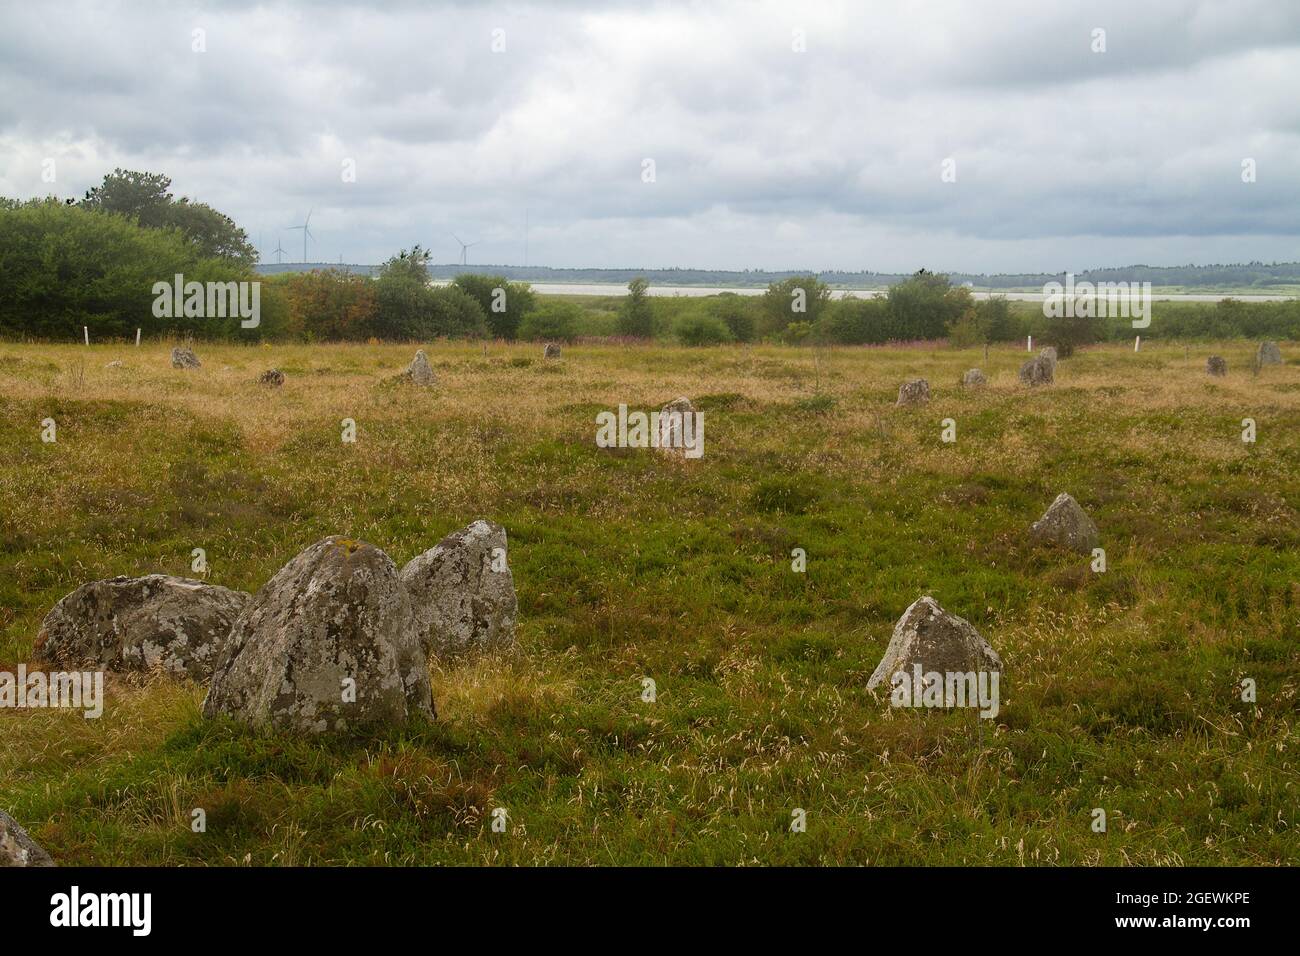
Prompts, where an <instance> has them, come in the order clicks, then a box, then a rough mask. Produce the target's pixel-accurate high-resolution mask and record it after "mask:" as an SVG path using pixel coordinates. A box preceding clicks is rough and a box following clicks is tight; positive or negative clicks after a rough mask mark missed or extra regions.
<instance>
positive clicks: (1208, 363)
mask: <svg viewBox="0 0 1300 956" xmlns="http://www.w3.org/2000/svg"><path fill="white" fill-rule="evenodd" d="M1205 374H1206V375H1215V376H1218V377H1222V376H1224V375H1227V374H1228V362H1227V360H1226V359H1224V358H1223V356H1221V355H1211V356H1210V357H1209V358H1207V359H1206V360H1205Z"/></svg>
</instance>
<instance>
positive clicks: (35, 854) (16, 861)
mask: <svg viewBox="0 0 1300 956" xmlns="http://www.w3.org/2000/svg"><path fill="white" fill-rule="evenodd" d="M53 865H54V861H53V860H52V859H50V855H49V854H48V853H46V852H45V851H44V850H43V849H41V847H40V846H39V845H38V844H37V843H36V841H35V840H33V839H32V838H31V837H30V836H28V835H27V831H26V830H24V829H23V828H22V827H20V826H19V825H18V821H17V820H15V819H14V818H13V817H11V816H9V814H7V813H5V812H4V811H3V810H0V867H6V866H53Z"/></svg>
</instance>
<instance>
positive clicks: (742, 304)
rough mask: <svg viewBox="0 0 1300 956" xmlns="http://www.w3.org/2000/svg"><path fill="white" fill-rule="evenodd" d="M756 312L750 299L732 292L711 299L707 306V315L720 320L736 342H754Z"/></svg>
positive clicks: (755, 304) (754, 305) (755, 307)
mask: <svg viewBox="0 0 1300 956" xmlns="http://www.w3.org/2000/svg"><path fill="white" fill-rule="evenodd" d="M756 310H757V303H755V302H754V301H753V300H752V297H748V296H742V295H737V294H736V293H734V292H724V293H722V294H721V295H719V296H718V297H717V298H714V299H711V300H710V301H709V304H708V311H709V314H710V315H712V316H713V317H714V318H717V319H721V320H722V322H723V324H725V325H726V326H727V330H728V331H729V332H730V333H731V337H732V338H733V339H735V340H736V341H737V342H752V341H754V336H755V333H756V332H757V323H756V322H755V321H754V313H755V311H756Z"/></svg>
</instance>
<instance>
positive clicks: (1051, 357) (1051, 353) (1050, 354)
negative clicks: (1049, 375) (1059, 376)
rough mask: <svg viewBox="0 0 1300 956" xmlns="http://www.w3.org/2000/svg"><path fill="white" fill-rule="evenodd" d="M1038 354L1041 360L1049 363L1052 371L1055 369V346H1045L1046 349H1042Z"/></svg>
mask: <svg viewBox="0 0 1300 956" xmlns="http://www.w3.org/2000/svg"><path fill="white" fill-rule="evenodd" d="M1038 354H1039V355H1041V356H1042V357H1043V358H1045V359H1047V361H1049V362H1051V363H1052V368H1053V369H1055V368H1056V361H1057V354H1056V346H1055V345H1049V346H1047V348H1045V349H1043V350H1042V351H1041V352H1039V353H1038Z"/></svg>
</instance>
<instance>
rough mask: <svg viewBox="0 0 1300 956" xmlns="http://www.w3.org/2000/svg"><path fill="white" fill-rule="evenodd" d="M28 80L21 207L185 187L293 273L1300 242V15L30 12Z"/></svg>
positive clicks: (933, 261)
mask: <svg viewBox="0 0 1300 956" xmlns="http://www.w3.org/2000/svg"><path fill="white" fill-rule="evenodd" d="M1098 29H1101V30H1104V31H1105V33H1104V44H1105V52H1094V47H1096V46H1098V45H1099V37H1098V34H1097V33H1096V32H1095V31H1097V30H1098ZM196 30H201V31H203V33H202V34H197V35H196V33H195V31H196ZM494 31H499V32H494ZM801 37H802V41H801V39H800V38H801ZM494 44H495V45H496V46H498V47H500V46H502V45H504V49H503V50H500V51H499V52H497V51H494V49H493V47H494ZM196 46H204V47H206V49H205V50H203V51H201V52H200V51H196V50H195V47H196ZM801 46H802V48H803V49H802V51H800V49H798V48H799V47H801ZM0 90H3V95H0V195H6V196H17V197H23V198H26V197H30V196H35V195H44V194H47V193H50V192H54V193H56V194H58V195H60V196H63V197H68V196H77V197H80V196H81V194H82V193H83V192H84V191H85V190H86V188H87V187H89V186H91V185H94V184H95V183H97V182H98V181H99V180H100V179H101V178H102V176H103V175H104V173H105V172H107V171H110V170H111V169H113V168H114V167H115V166H122V167H126V168H129V169H141V170H149V171H155V172H165V173H167V174H168V175H170V176H171V177H172V179H173V182H174V189H175V191H176V192H177V194H178V195H180V194H183V195H188V196H191V197H193V198H195V199H199V200H202V201H204V202H208V203H210V204H212V205H214V206H216V207H217V208H218V209H221V210H222V211H223V212H226V213H228V214H230V215H231V216H233V217H234V219H235V220H236V221H237V222H238V223H239V224H240V225H242V226H243V227H244V228H245V229H246V230H247V232H248V234H249V236H250V237H251V238H252V240H253V242H254V243H256V244H258V246H259V248H260V249H262V250H263V252H264V256H265V257H266V258H267V259H268V260H269V261H274V259H275V256H274V255H273V254H271V253H270V251H271V250H273V249H274V248H275V246H276V243H277V241H279V242H282V243H283V246H284V248H285V249H286V250H289V253H290V255H289V257H288V258H291V259H293V260H298V259H301V258H302V240H301V233H298V232H291V231H289V230H288V229H286V228H284V227H287V226H290V225H293V224H295V223H301V222H302V220H303V217H305V216H306V215H307V212H308V210H309V209H314V213H313V215H312V220H311V222H312V231H313V233H314V234H315V236H316V241H315V242H314V243H313V244H312V245H311V246H310V248H309V250H308V257H309V259H311V260H313V261H337V260H338V258H339V256H340V255H342V256H343V258H344V260H345V261H348V262H364V263H369V262H378V261H381V260H382V259H384V258H386V257H387V256H388V255H390V254H392V253H393V252H395V251H397V250H398V249H399V248H401V247H405V246H409V245H411V244H412V243H415V242H419V243H422V244H424V245H425V246H427V247H429V248H431V249H432V250H433V252H434V259H435V261H439V262H452V261H456V259H457V258H458V256H459V248H458V247H457V245H456V241H455V240H454V239H452V237H451V235H450V234H449V233H451V232H455V233H457V234H458V235H459V236H460V237H461V238H462V239H464V240H466V241H477V242H478V245H476V246H474V247H473V248H471V249H470V250H469V262H470V263H471V264H474V263H503V264H521V263H523V262H524V256H525V244H524V236H525V219H526V218H527V220H528V222H529V223H530V228H529V229H528V251H527V255H528V261H529V263H531V264H533V265H551V266H573V267H582V266H590V267H629V266H630V267H646V268H654V267H668V266H683V267H696V268H746V267H749V268H767V269H787V268H808V269H834V268H839V269H873V270H877V271H911V270H914V269H917V268H919V267H922V266H925V267H928V268H931V269H948V270H954V271H990V272H1018V271H1054V270H1065V269H1073V270H1076V271H1077V270H1080V269H1084V268H1088V267H1092V266H1104V265H1126V264H1132V263H1147V264H1152V265H1176V264H1183V263H1188V262H1195V263H1210V262H1244V261H1249V260H1253V259H1261V260H1300V214H1298V213H1300V205H1298V202H1297V201H1298V200H1300V3H1297V2H1293V0H1273V2H1254V0H1232V2H1194V0H1123V2H1109V0H1090V2H1086V3H1077V4H1076V3H1050V2H1046V0H1030V2H1023V3H1022V2H1010V0H997V2H994V0H980V2H952V3H942V2H910V3H909V2H903V0H893V2H888V3H870V4H869V3H864V2H856V3H853V2H846V3H835V2H813V0H804V2H800V3H754V2H737V3H721V2H719V3H708V4H686V3H680V4H668V3H663V4H660V3H653V2H636V3H595V2H592V3H582V2H550V3H537V4H527V3H519V4H496V5H493V4H486V3H484V4H478V3H449V4H438V3H427V2H426V3H418V4H417V3H409V4H408V3H400V2H386V3H383V4H382V5H376V6H375V7H373V8H367V7H363V6H357V5H352V4H346V3H268V4H253V3H223V4H219V5H218V4H203V3H195V4H189V5H187V4H184V3H174V4H166V5H164V4H161V3H160V4H157V5H155V4H152V3H144V2H129V3H125V2H124V3H108V2H101V3H63V2H50V3H45V2H42V3H33V2H30V0H22V2H9V0H0ZM47 159H53V160H54V170H55V176H56V179H55V181H54V182H53V183H47V182H43V181H42V168H43V167H42V163H43V161H45V160H47ZM949 159H950V160H951V161H952V162H951V164H949V165H948V166H947V167H945V160H949ZM1246 159H1251V160H1253V161H1254V166H1255V178H1256V181H1255V182H1251V183H1247V182H1243V181H1242V180H1243V168H1242V164H1243V160H1246ZM349 160H350V161H352V162H353V163H354V164H355V181H354V182H349V181H345V175H344V174H345V164H346V162H347V161H349ZM646 160H653V163H654V168H653V172H654V181H653V182H646V181H644V180H645V178H646ZM945 169H948V170H949V171H950V172H951V173H954V174H955V181H952V182H946V181H944V178H945V177H944V172H945ZM949 178H952V177H951V176H950V177H949Z"/></svg>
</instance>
